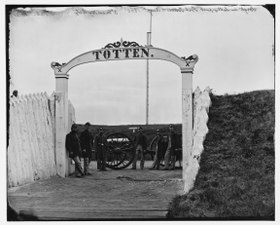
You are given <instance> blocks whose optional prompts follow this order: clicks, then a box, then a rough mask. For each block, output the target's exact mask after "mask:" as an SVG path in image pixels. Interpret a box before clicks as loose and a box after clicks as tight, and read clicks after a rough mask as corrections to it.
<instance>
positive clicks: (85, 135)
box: [80, 122, 93, 175]
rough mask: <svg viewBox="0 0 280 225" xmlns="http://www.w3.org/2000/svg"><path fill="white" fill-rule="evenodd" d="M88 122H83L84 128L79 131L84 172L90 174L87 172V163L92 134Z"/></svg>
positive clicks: (89, 158)
mask: <svg viewBox="0 0 280 225" xmlns="http://www.w3.org/2000/svg"><path fill="white" fill-rule="evenodd" d="M89 128H90V123H89V122H87V123H86V124H85V130H84V131H83V132H82V133H81V136H80V140H81V147H82V156H83V158H84V174H85V175H91V173H90V172H89V164H90V161H91V150H92V143H93V136H92V134H91V133H90V131H89Z"/></svg>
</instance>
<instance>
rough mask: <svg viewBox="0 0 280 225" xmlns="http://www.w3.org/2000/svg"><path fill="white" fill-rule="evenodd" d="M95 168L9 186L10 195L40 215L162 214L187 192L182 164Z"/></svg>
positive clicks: (71, 217) (68, 217)
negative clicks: (175, 167)
mask: <svg viewBox="0 0 280 225" xmlns="http://www.w3.org/2000/svg"><path fill="white" fill-rule="evenodd" d="M91 172H92V173H93V175H92V176H86V177H84V178H75V177H67V178H60V177H52V178H50V179H47V180H43V181H37V182H34V183H32V184H29V185H24V186H21V187H17V188H11V189H9V190H8V200H9V202H10V204H11V206H12V207H13V208H14V209H15V210H16V211H18V212H19V211H22V210H23V211H28V212H32V214H33V215H35V216H37V217H38V219H39V220H68V221H70V220H71V221H72V220H149V219H152V220H162V219H165V218H166V213H167V209H168V205H169V203H170V202H171V200H172V199H173V198H174V197H175V196H176V195H177V194H182V193H183V183H182V180H181V179H180V178H181V170H173V171H157V170H148V169H144V170H143V171H141V170H136V171H135V170H131V169H125V170H118V171H116V170H108V171H106V172H97V171H96V170H92V171H91Z"/></svg>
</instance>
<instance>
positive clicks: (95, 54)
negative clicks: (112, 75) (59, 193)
mask: <svg viewBox="0 0 280 225" xmlns="http://www.w3.org/2000/svg"><path fill="white" fill-rule="evenodd" d="M143 59H144V60H147V59H149V60H166V61H169V62H172V63H175V64H176V65H177V66H178V67H179V68H180V71H181V74H182V104H183V105H182V140H183V162H182V166H183V180H184V181H186V179H187V177H185V174H186V170H187V167H188V159H189V157H190V155H191V151H192V143H193V134H192V129H193V124H192V123H193V115H192V107H193V106H192V75H193V70H194V66H195V64H196V63H197V61H198V56H197V55H191V56H189V57H187V58H186V57H179V56H177V55H176V54H174V53H172V52H170V51H167V50H165V49H161V48H156V47H153V46H151V45H150V46H141V45H139V44H137V43H136V42H129V41H122V40H121V41H118V42H114V43H110V44H107V45H106V46H105V47H103V48H101V49H97V50H92V51H88V52H85V53H83V54H80V55H78V56H77V57H75V58H73V59H71V60H70V61H69V62H67V63H62V64H60V63H58V62H52V63H51V67H52V69H53V70H54V74H55V78H56V95H55V96H56V98H55V99H56V118H55V124H56V127H55V151H56V165H57V173H58V175H60V176H63V177H65V176H66V175H68V169H67V168H68V165H67V162H68V160H67V155H66V150H65V136H66V134H67V132H68V131H69V129H70V128H69V127H68V79H69V74H68V72H69V71H70V70H71V69H72V68H74V67H76V66H79V65H82V64H85V63H93V62H107V61H115V60H143Z"/></svg>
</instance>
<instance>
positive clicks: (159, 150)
mask: <svg viewBox="0 0 280 225" xmlns="http://www.w3.org/2000/svg"><path fill="white" fill-rule="evenodd" d="M163 145H164V143H163V136H162V135H161V133H160V131H159V129H157V136H156V151H155V157H154V162H153V164H152V167H151V168H150V169H157V170H158V169H159V166H160V161H161V159H162V158H163V151H164V148H163V147H164V146H163Z"/></svg>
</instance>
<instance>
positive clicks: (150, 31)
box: [146, 11, 152, 125]
mask: <svg viewBox="0 0 280 225" xmlns="http://www.w3.org/2000/svg"><path fill="white" fill-rule="evenodd" d="M151 42H152V11H150V30H149V32H147V46H151ZM146 69H147V76H146V82H147V83H146V125H148V124H149V59H147V67H146Z"/></svg>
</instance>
